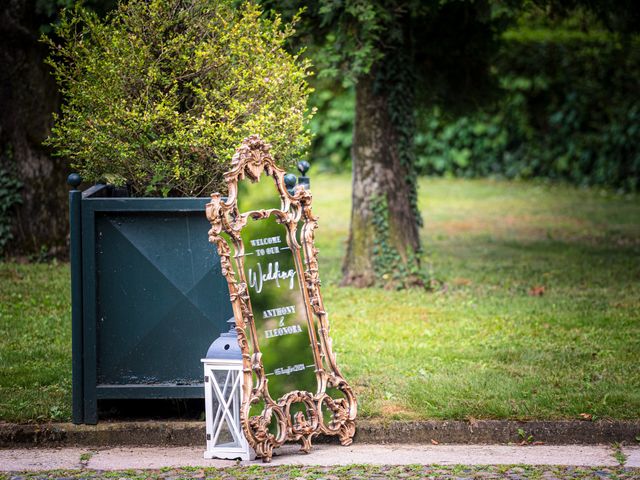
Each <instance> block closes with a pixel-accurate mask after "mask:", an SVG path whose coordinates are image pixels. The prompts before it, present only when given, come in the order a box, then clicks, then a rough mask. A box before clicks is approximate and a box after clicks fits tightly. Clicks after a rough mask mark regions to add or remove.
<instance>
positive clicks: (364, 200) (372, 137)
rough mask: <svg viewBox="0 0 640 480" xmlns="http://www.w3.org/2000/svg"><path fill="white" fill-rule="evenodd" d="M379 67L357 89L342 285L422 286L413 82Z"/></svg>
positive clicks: (395, 63) (392, 66)
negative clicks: (414, 146) (413, 151)
mask: <svg viewBox="0 0 640 480" xmlns="http://www.w3.org/2000/svg"><path fill="white" fill-rule="evenodd" d="M400 62H401V58H395V59H394V58H389V59H387V60H386V61H384V62H379V64H378V65H376V67H375V68H373V69H372V70H371V71H370V73H368V74H365V75H362V76H360V78H359V79H358V82H357V85H356V116H355V125H354V131H353V146H352V162H353V190H352V207H351V226H350V233H349V240H348V246H347V254H346V256H345V259H344V263H343V281H342V283H343V285H352V286H356V287H366V286H371V285H376V284H377V285H382V286H392V287H403V286H406V285H407V284H415V283H421V281H420V278H419V277H420V276H419V275H418V274H417V269H416V266H418V260H417V259H418V255H419V253H420V250H421V248H420V236H419V226H420V223H421V220H420V215H419V212H418V209H417V205H416V198H417V197H416V193H417V192H416V177H415V173H414V171H413V162H412V160H413V158H412V152H411V149H412V146H413V99H412V98H411V97H412V90H413V85H411V75H410V74H409V72H403V71H402V66H401V65H399V63H400Z"/></svg>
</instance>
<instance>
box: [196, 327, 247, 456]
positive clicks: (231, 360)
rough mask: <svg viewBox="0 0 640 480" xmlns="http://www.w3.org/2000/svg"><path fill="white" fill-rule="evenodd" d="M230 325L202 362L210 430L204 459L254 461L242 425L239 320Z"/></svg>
mask: <svg viewBox="0 0 640 480" xmlns="http://www.w3.org/2000/svg"><path fill="white" fill-rule="evenodd" d="M227 323H229V324H230V326H231V328H230V330H229V331H228V332H224V333H222V334H220V336H219V337H218V338H216V339H215V341H214V342H213V343H212V344H211V346H210V347H209V350H208V351H207V356H206V357H205V358H203V359H202V363H203V365H204V398H205V418H206V430H207V450H206V451H205V452H204V458H207V459H211V458H223V459H235V458H240V459H242V460H250V459H251V456H252V455H251V449H250V447H249V444H248V442H247V439H246V438H245V436H244V433H243V432H242V426H241V425H240V407H241V405H242V378H243V375H242V353H241V351H240V347H239V346H238V336H237V333H236V327H235V320H234V319H233V318H231V319H229V320H228V322H227ZM214 410H215V411H214Z"/></svg>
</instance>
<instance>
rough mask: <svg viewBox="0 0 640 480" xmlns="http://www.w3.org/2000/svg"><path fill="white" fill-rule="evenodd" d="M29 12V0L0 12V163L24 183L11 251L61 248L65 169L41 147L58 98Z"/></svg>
mask: <svg viewBox="0 0 640 480" xmlns="http://www.w3.org/2000/svg"><path fill="white" fill-rule="evenodd" d="M34 11H35V7H34V2H33V1H29V0H8V2H7V5H6V6H5V7H3V11H2V12H1V13H0V105H1V108H0V161H2V163H3V164H5V166H6V167H9V168H11V169H12V170H13V171H14V172H15V174H16V176H17V177H18V179H19V180H21V181H22V183H23V185H24V186H23V188H22V191H21V195H22V204H21V205H20V206H19V207H18V209H17V212H16V221H15V228H14V234H13V235H14V239H13V242H12V243H11V244H10V246H9V253H12V254H25V253H42V251H43V250H47V251H48V252H51V251H53V252H54V253H64V252H65V251H66V250H65V244H66V237H67V228H68V218H67V201H68V200H67V188H66V185H65V177H66V174H67V167H66V163H65V162H63V161H62V160H59V159H52V158H51V156H50V155H49V152H48V151H47V149H45V148H44V147H43V146H42V141H43V140H44V139H45V138H46V137H47V135H48V134H49V132H50V129H51V122H52V118H51V117H52V115H51V114H52V112H53V111H55V110H56V109H57V108H58V106H59V102H60V100H59V95H58V91H57V88H56V85H55V81H54V80H53V78H52V77H51V76H50V74H49V69H48V68H47V66H46V65H45V64H44V63H43V60H44V58H45V56H46V48H45V47H44V45H42V44H40V43H39V42H38V36H39V32H38V27H39V24H38V23H39V22H38V20H36V19H34ZM40 20H41V19H40Z"/></svg>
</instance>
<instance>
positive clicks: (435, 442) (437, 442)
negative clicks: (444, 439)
mask: <svg viewBox="0 0 640 480" xmlns="http://www.w3.org/2000/svg"><path fill="white" fill-rule="evenodd" d="M431 445H440V442H439V441H437V440H434V439H433V438H432V439H431Z"/></svg>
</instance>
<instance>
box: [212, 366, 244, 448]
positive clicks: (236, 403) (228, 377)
mask: <svg viewBox="0 0 640 480" xmlns="http://www.w3.org/2000/svg"><path fill="white" fill-rule="evenodd" d="M213 377H214V380H215V381H214V382H213V384H212V387H213V390H214V391H213V393H214V398H215V401H214V407H213V411H214V412H215V413H214V419H213V432H212V445H213V447H214V448H221V447H223V448H240V447H242V438H243V437H242V434H241V427H240V418H239V411H240V388H241V376H240V374H239V372H238V371H237V370H214V375H213Z"/></svg>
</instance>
